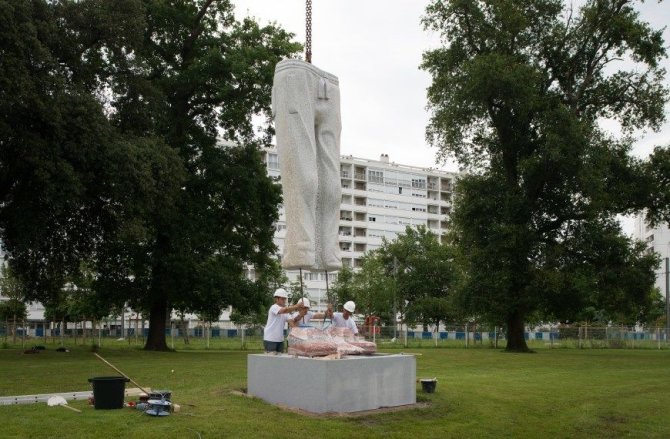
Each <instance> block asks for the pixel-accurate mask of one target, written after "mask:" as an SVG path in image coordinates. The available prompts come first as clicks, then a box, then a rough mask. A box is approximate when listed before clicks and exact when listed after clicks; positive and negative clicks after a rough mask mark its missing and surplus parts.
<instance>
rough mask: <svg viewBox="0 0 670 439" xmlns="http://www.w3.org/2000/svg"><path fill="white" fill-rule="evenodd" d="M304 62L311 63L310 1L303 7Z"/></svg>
mask: <svg viewBox="0 0 670 439" xmlns="http://www.w3.org/2000/svg"><path fill="white" fill-rule="evenodd" d="M305 18H306V26H305V60H306V61H307V62H308V63H310V64H311V63H312V0H307V5H306V7H305Z"/></svg>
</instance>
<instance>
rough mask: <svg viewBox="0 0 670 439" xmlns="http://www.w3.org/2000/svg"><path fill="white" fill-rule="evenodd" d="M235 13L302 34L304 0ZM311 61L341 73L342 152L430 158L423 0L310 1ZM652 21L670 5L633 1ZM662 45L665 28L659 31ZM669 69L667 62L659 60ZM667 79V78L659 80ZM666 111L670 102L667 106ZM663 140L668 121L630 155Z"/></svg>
mask: <svg viewBox="0 0 670 439" xmlns="http://www.w3.org/2000/svg"><path fill="white" fill-rule="evenodd" d="M233 3H234V4H235V5H236V12H237V14H238V18H241V17H244V16H247V15H251V16H253V17H256V18H257V19H259V20H260V22H261V23H262V24H267V23H268V22H270V21H275V22H277V23H279V24H280V25H281V26H282V27H283V28H284V29H286V30H288V31H290V32H293V33H294V34H295V35H296V37H295V39H296V40H297V41H300V42H303V43H304V40H305V0H233ZM312 3H313V6H312V8H313V12H312V15H313V18H312V22H313V24H312V27H313V28H312V63H313V64H314V65H315V66H317V67H319V68H321V69H323V70H325V71H327V72H330V73H332V74H334V75H336V76H338V77H339V79H340V92H341V98H342V104H341V105H342V108H341V111H342V145H341V153H342V154H346V155H348V154H351V155H353V156H355V157H361V158H368V159H379V156H380V154H382V153H386V154H388V155H389V158H390V160H391V161H394V162H396V163H400V164H405V165H414V166H420V167H425V168H427V167H438V168H441V169H445V170H454V171H455V170H457V169H456V166H455V165H454V164H446V165H437V166H436V164H435V153H436V150H435V149H434V148H432V147H431V146H429V145H428V144H427V143H426V141H425V135H424V133H425V128H426V125H427V122H428V116H429V115H428V113H427V111H426V88H427V87H428V86H429V84H430V77H429V75H428V74H427V73H426V72H424V71H422V70H419V68H418V66H419V64H420V63H421V55H422V53H423V52H424V51H425V50H427V49H430V48H434V47H437V45H438V44H439V39H438V36H437V35H436V34H434V33H429V32H427V31H424V30H423V29H422V26H421V24H420V19H421V16H422V15H423V14H424V12H425V7H426V5H427V4H428V3H429V1H428V0H313V1H312ZM639 8H640V10H641V13H642V16H643V18H644V19H646V20H648V21H650V22H651V23H652V25H653V26H654V27H655V28H661V27H663V26H665V25H666V24H667V23H670V4H669V3H668V1H666V2H664V3H660V4H659V3H658V1H657V0H647V1H646V2H645V3H644V4H642V5H640V6H639ZM665 40H666V45H668V44H670V31H668V30H667V29H666V31H665ZM664 65H665V66H666V69H668V70H670V63H669V62H668V60H667V59H666V60H665V62H664ZM666 83H667V84H668V85H670V80H666ZM667 108H668V111H667V113H670V106H668V107H667ZM669 143H670V123H666V124H665V125H664V127H663V130H662V131H661V132H660V133H649V134H646V135H644V136H641V138H640V140H639V142H638V144H637V146H636V148H635V154H636V155H638V156H641V157H645V156H646V155H648V154H649V152H650V151H651V150H652V148H653V146H654V145H659V144H664V145H667V144H669Z"/></svg>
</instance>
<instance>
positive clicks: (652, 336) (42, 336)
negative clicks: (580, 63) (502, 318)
mask: <svg viewBox="0 0 670 439" xmlns="http://www.w3.org/2000/svg"><path fill="white" fill-rule="evenodd" d="M329 324H330V322H329V321H326V322H316V323H315V325H314V326H316V327H328V326H329ZM92 326H93V325H84V324H80V325H79V326H77V327H75V325H74V324H70V325H67V328H66V329H64V330H63V331H61V328H59V327H49V326H48V325H42V326H40V325H35V324H33V325H31V324H29V323H25V324H17V325H16V328H15V327H14V325H13V324H12V323H11V322H10V323H9V324H7V323H6V322H0V346H1V347H4V348H8V347H21V348H26V349H27V348H30V347H33V346H35V345H98V346H104V345H107V346H112V345H119V344H125V345H130V346H137V345H143V344H144V343H145V341H146V336H147V334H148V327H145V326H139V325H138V326H136V327H125V328H105V327H104V326H101V325H97V326H96V327H92ZM359 328H360V332H361V334H362V335H363V336H365V338H366V339H368V340H371V341H374V342H376V343H377V346H378V348H379V349H380V350H385V349H388V350H392V349H405V348H412V347H417V348H418V347H420V348H431V347H432V348H504V347H505V344H506V339H505V333H504V330H503V329H502V328H491V327H485V326H482V325H446V326H440V329H439V331H435V330H429V331H424V330H422V329H421V328H413V327H406V326H405V325H398V326H397V327H395V328H394V327H393V326H372V327H364V326H359ZM165 335H166V340H167V343H168V346H170V347H172V348H175V349H189V348H192V349H200V348H207V349H262V346H263V343H262V341H263V328H262V327H261V326H253V327H250V326H235V325H233V324H232V323H231V322H213V323H211V324H209V323H207V324H199V323H196V324H194V323H193V322H191V325H189V327H188V329H185V326H182V325H179V324H173V325H172V326H171V327H168V328H166V331H165ZM525 337H526V342H527V344H528V346H529V347H530V348H532V349H536V348H548V349H560V348H573V349H575V348H576V349H605V348H607V349H670V339H669V334H668V333H667V332H666V330H665V328H661V327H655V328H646V329H640V328H632V327H624V326H592V325H570V326H566V325H560V326H544V327H539V328H534V329H528V330H527V331H526V332H525Z"/></svg>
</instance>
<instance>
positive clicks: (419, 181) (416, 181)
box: [412, 178, 426, 189]
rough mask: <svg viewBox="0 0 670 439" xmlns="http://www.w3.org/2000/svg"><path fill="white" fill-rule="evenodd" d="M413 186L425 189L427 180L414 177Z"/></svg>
mask: <svg viewBox="0 0 670 439" xmlns="http://www.w3.org/2000/svg"><path fill="white" fill-rule="evenodd" d="M412 187H413V188H414V189H425V188H426V180H425V179H423V178H413V179H412Z"/></svg>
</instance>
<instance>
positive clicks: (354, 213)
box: [265, 150, 458, 309]
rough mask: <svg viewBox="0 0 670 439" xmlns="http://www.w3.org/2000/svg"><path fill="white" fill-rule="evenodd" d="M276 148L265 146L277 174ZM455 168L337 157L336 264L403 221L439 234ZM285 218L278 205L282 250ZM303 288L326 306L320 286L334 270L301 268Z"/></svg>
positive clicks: (355, 257)
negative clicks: (339, 193)
mask: <svg viewBox="0 0 670 439" xmlns="http://www.w3.org/2000/svg"><path fill="white" fill-rule="evenodd" d="M279 160H280V158H279V157H278V154H277V151H276V150H267V151H265V163H266V165H267V169H268V174H269V175H270V176H272V177H280V171H279ZM456 178H458V174H456V173H452V172H446V171H440V170H435V169H432V168H419V167H413V166H406V165H400V164H396V163H394V162H391V161H389V156H388V155H387V154H382V156H381V157H380V159H379V160H370V159H362V158H357V157H353V156H342V157H341V158H340V184H341V185H342V201H341V205H340V228H339V235H340V239H339V244H340V250H341V256H342V265H344V266H348V267H353V268H354V269H355V268H357V267H359V266H360V263H361V258H362V257H363V256H364V255H365V253H366V252H368V251H370V250H374V249H376V248H379V247H380V246H381V244H382V238H386V239H387V240H393V239H394V238H395V237H396V236H397V235H398V234H399V233H402V232H404V231H405V228H406V227H407V226H419V225H423V226H426V227H427V228H428V229H429V230H431V231H432V232H434V233H435V234H437V235H438V236H440V237H442V236H443V235H444V234H445V233H446V231H447V227H448V221H449V216H450V214H451V208H452V194H453V187H454V181H455V179H456ZM285 234H286V219H285V216H284V210H283V208H280V210H279V220H278V222H277V224H276V232H275V244H276V245H277V246H278V247H279V249H280V254H281V251H282V250H283V244H284V237H285ZM287 274H288V277H289V280H290V281H291V282H298V281H299V276H300V272H299V271H289V272H288V273H287ZM302 279H303V291H304V293H305V295H306V296H307V297H308V298H309V299H310V300H311V301H313V302H314V303H316V305H315V308H316V309H324V308H325V306H326V297H327V295H326V291H327V288H329V285H332V283H333V282H334V281H335V280H336V279H337V273H328V285H327V284H326V273H325V272H312V271H307V270H303V271H302Z"/></svg>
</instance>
